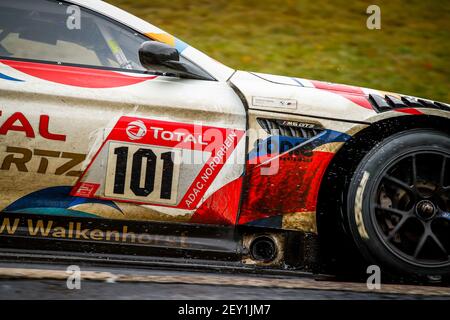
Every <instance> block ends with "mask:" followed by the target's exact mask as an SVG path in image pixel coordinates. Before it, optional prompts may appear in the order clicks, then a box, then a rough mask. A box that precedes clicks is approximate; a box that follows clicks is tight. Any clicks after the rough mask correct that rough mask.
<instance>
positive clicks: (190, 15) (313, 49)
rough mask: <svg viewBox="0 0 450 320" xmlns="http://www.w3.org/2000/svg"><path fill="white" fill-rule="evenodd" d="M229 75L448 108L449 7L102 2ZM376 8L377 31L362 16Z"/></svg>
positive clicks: (422, 2) (338, 0) (297, 1)
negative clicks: (350, 88)
mask: <svg viewBox="0 0 450 320" xmlns="http://www.w3.org/2000/svg"><path fill="white" fill-rule="evenodd" d="M109 2H110V3H112V4H115V5H117V6H119V7H121V8H122V9H125V10H127V11H129V12H131V13H133V14H135V15H137V16H139V17H141V18H143V19H145V20H147V21H149V22H150V23H152V24H154V25H156V26H158V27H160V28H162V29H163V30H165V31H167V32H169V33H171V34H173V35H175V36H176V37H178V38H180V39H182V40H183V41H185V42H187V43H189V44H190V45H191V46H193V47H195V48H197V49H199V50H201V51H203V52H205V53H206V54H208V55H210V56H211V57H213V58H215V59H217V60H219V61H221V62H223V63H224V64H226V65H229V66H230V67H232V68H235V69H241V70H251V71H257V72H266V73H274V74H281V75H288V76H297V77H302V78H309V79H317V80H326V81H331V82H339V83H346V84H353V85H359V86H365V87H371V88H376V89H382V90H388V91H394V92H400V93H405V94H410V95H415V96H420V97H425V98H430V99H436V100H440V101H444V102H450V90H449V88H450V72H449V71H450V1H447V0H412V1H399V0H389V1H386V0H384V1H372V0H367V1H363V0H352V1H348V0H333V1H330V0H314V1H313V0H309V1H305V0H280V1H276V0H245V1H244V0H241V1H239V0H195V1H186V0H171V1H167V0H109ZM370 4H377V5H379V6H380V7H381V23H382V24H381V26H382V28H381V30H368V29H367V28H366V19H367V14H366V13H365V12H366V8H367V7H368V6H369V5H370Z"/></svg>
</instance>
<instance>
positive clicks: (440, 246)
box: [430, 233, 448, 256]
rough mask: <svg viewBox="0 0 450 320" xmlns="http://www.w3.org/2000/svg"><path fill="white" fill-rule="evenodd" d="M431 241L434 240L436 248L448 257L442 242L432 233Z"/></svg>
mask: <svg viewBox="0 0 450 320" xmlns="http://www.w3.org/2000/svg"><path fill="white" fill-rule="evenodd" d="M430 237H431V239H433V240H434V243H436V244H437V246H438V247H439V249H440V250H441V251H442V252H443V253H444V254H445V255H446V256H448V253H447V250H446V249H445V247H444V245H443V244H442V242H441V241H440V240H439V239H438V237H436V235H435V234H434V233H431V235H430Z"/></svg>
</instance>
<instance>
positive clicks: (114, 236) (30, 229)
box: [0, 216, 187, 248]
mask: <svg viewBox="0 0 450 320" xmlns="http://www.w3.org/2000/svg"><path fill="white" fill-rule="evenodd" d="M0 235H6V236H19V237H32V238H52V239H55V240H57V239H61V240H65V239H70V240H81V241H90V242H102V243H104V242H111V243H128V244H143V245H159V246H168V245H176V246H178V247H180V248H185V247H187V243H186V239H185V237H184V236H167V235H159V234H150V233H145V232H144V233H141V232H139V233H138V232H131V231H130V228H129V227H128V226H127V225H121V226H120V227H119V228H115V229H112V228H108V227H107V228H105V227H101V226H99V227H97V228H92V227H91V223H83V222H79V221H70V220H69V221H65V222H60V221H56V220H53V219H44V218H42V219H38V218H25V217H23V216H21V217H18V218H14V217H7V218H6V217H4V218H2V219H0Z"/></svg>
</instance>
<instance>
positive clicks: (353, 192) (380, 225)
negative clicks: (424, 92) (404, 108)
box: [346, 129, 450, 282]
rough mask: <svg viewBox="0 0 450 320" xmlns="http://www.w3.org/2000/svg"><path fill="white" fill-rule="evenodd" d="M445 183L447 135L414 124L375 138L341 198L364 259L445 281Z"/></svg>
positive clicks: (449, 207)
mask: <svg viewBox="0 0 450 320" xmlns="http://www.w3.org/2000/svg"><path fill="white" fill-rule="evenodd" d="M449 186H450V136H449V135H448V134H446V133H442V132H438V131H434V130H431V129H416V130H410V131H404V132H400V133H397V134H395V135H392V136H390V137H388V138H386V139H385V140H383V141H382V142H380V143H378V144H377V145H376V146H375V147H374V148H373V149H372V150H371V151H370V152H368V154H367V155H366V156H365V157H364V158H363V159H362V161H361V162H360V163H359V165H358V167H357V169H356V171H355V172H354V175H353V177H352V179H351V182H350V185H349V188H348V192H347V197H346V198H347V199H346V200H347V202H346V208H347V210H346V211H347V218H348V226H349V229H350V232H351V235H352V237H353V240H354V241H355V243H356V246H357V247H358V249H359V251H360V252H361V254H362V256H363V257H364V258H365V260H366V261H367V262H368V263H370V264H375V265H378V266H379V267H380V268H381V270H382V273H384V274H387V275H390V276H392V275H394V276H395V277H399V276H400V277H403V278H404V279H405V278H406V279H408V280H419V281H426V282H429V281H430V280H431V281H433V280H434V281H446V280H445V279H448V277H449V276H450V256H449V255H450V187H449ZM436 239H437V240H436Z"/></svg>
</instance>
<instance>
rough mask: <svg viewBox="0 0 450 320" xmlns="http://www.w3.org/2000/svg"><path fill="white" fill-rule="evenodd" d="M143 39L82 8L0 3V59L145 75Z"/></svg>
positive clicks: (42, 1)
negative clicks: (118, 70)
mask: <svg viewBox="0 0 450 320" xmlns="http://www.w3.org/2000/svg"><path fill="white" fill-rule="evenodd" d="M147 40H148V39H147V38H145V37H144V36H142V35H140V34H137V33H135V32H134V31H133V30H131V29H128V28H127V27H125V26H120V25H118V24H116V23H114V22H112V21H110V20H108V19H107V18H104V17H100V16H99V15H96V14H94V13H92V12H90V11H88V10H85V9H83V8H80V7H77V6H72V5H70V4H67V3H64V2H58V1H53V0H20V1H17V0H1V2H0V56H1V57H6V58H8V57H11V58H21V59H33V60H41V61H51V62H58V63H68V64H80V65H89V66H101V67H111V68H121V69H128V70H145V69H144V68H143V67H142V65H141V64H140V62H139V57H138V50H139V47H140V45H141V44H142V42H144V41H147Z"/></svg>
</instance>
